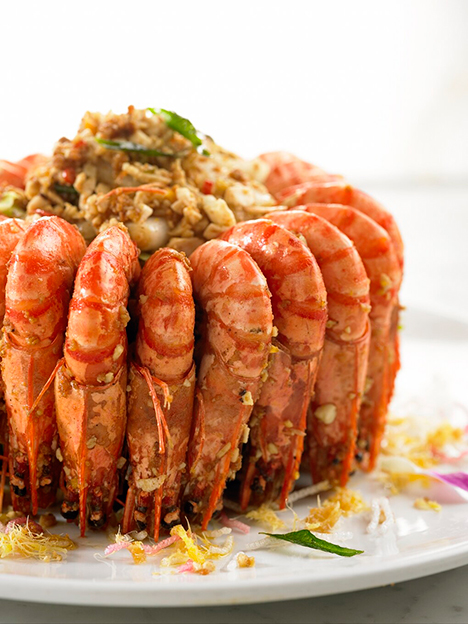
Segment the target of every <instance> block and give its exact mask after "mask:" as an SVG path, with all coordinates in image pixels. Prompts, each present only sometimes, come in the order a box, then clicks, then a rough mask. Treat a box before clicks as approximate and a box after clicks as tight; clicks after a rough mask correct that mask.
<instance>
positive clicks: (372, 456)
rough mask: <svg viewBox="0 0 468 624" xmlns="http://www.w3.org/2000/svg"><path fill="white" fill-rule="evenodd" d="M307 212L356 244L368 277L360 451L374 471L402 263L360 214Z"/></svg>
mask: <svg viewBox="0 0 468 624" xmlns="http://www.w3.org/2000/svg"><path fill="white" fill-rule="evenodd" d="M303 208H304V209H305V210H306V211H307V212H311V213H313V214H316V215H319V216H320V217H323V218H324V219H326V220H327V221H329V222H330V223H332V224H333V225H335V226H336V227H337V228H338V229H340V230H341V231H342V232H343V233H344V234H346V236H348V238H350V239H351V240H352V241H353V243H354V244H355V246H356V249H357V250H358V252H359V255H360V256H361V259H362V261H363V264H364V267H365V269H366V272H367V276H368V277H369V279H370V303H371V311H370V314H369V320H370V325H371V339H370V347H369V361H368V367H367V377H366V387H365V392H364V397H363V400H362V403H361V411H360V418H359V437H358V442H357V453H356V458H357V460H358V461H359V462H360V464H361V467H362V468H365V469H369V470H370V469H372V468H373V467H374V465H375V461H376V459H377V454H378V451H379V448H380V443H381V440H382V436H383V432H384V428H385V421H386V415H387V410H388V403H389V400H390V390H389V384H391V379H390V376H391V374H392V370H391V347H392V344H391V342H390V336H391V324H392V320H393V317H394V314H395V308H397V307H398V287H399V284H400V281H401V267H400V263H399V262H398V257H397V254H396V251H395V248H394V246H393V244H392V241H391V239H390V236H389V235H388V233H387V232H386V231H385V230H384V229H383V228H382V227H380V226H379V225H378V224H377V223H376V222H375V221H373V220H372V219H371V218H369V217H367V216H366V215H365V214H363V213H362V212H359V211H357V210H355V209H354V208H351V207H350V206H341V205H336V204H307V205H306V206H303Z"/></svg>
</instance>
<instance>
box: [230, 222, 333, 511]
mask: <svg viewBox="0 0 468 624" xmlns="http://www.w3.org/2000/svg"><path fill="white" fill-rule="evenodd" d="M223 238H224V239H225V240H229V241H230V242H232V243H236V244H238V245H240V246H241V247H242V248H243V249H245V250H246V251H248V252H249V254H250V255H251V256H252V258H253V259H254V260H255V262H256V263H257V264H258V266H259V267H260V269H261V271H262V273H263V274H264V275H265V277H266V279H267V282H268V287H269V289H270V292H271V295H272V307H273V317H274V323H275V326H276V327H277V330H278V337H277V340H276V341H275V349H274V351H276V353H273V354H272V358H271V362H270V368H269V370H268V371H267V372H266V375H265V376H267V379H266V381H265V382H264V385H263V388H262V392H261V395H260V398H259V400H258V401H257V403H256V404H255V408H254V413H253V417H252V421H251V428H252V436H251V441H250V450H249V456H248V458H246V461H247V467H246V469H245V473H244V476H243V483H242V486H241V506H242V507H243V508H246V507H247V505H248V503H249V501H250V499H251V495H252V493H254V498H255V501H256V502H260V501H265V500H275V501H277V502H278V504H279V506H280V508H283V507H284V506H285V505H286V500H287V497H288V494H289V492H290V490H291V489H292V486H293V484H294V481H295V480H296V479H297V477H298V469H299V466H300V462H301V456H302V450H303V445H304V436H305V431H306V417H307V408H308V406H309V402H310V395H311V392H312V390H313V387H314V384H315V377H316V374H317V369H318V364H319V361H320V355H321V352H322V348H323V342H324V335H325V323H326V320H327V295H326V290H325V286H324V283H323V279H322V275H321V273H320V269H319V267H318V265H317V262H316V260H315V258H314V257H313V255H312V253H311V252H310V250H309V249H308V248H307V247H306V246H305V245H304V244H303V243H302V242H301V241H300V240H299V239H298V238H297V237H296V236H294V235H293V234H291V233H290V232H288V230H286V229H285V228H283V227H281V226H280V225H277V224H276V223H273V222H272V221H269V220H266V219H259V220H256V221H247V222H245V223H239V224H237V225H236V226H234V227H233V228H231V229H230V230H228V231H227V232H225V233H224V234H223Z"/></svg>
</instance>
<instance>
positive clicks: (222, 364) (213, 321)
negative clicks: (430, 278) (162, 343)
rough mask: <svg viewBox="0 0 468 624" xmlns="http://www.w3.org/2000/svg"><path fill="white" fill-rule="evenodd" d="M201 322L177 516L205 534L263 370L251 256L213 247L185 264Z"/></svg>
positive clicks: (266, 322) (259, 300) (265, 332)
mask: <svg viewBox="0 0 468 624" xmlns="http://www.w3.org/2000/svg"><path fill="white" fill-rule="evenodd" d="M190 262H191V264H192V268H193V272H192V282H193V290H194V295H195V299H196V302H197V304H198V306H199V308H200V311H201V313H202V315H203V321H202V323H201V331H202V337H201V338H200V340H199V341H198V346H197V347H196V351H197V349H198V348H199V349H200V352H199V354H198V360H199V366H198V380H197V386H196V395H195V396H196V399H195V408H194V419H193V425H192V431H191V436H190V442H189V451H188V468H189V473H188V482H187V485H186V488H185V493H184V499H183V500H184V510H185V512H186V514H187V516H188V518H189V519H190V520H193V519H194V520H200V521H201V525H202V529H203V530H204V529H206V528H207V525H208V522H209V521H210V519H211V517H212V515H213V513H214V512H215V511H216V510H218V509H219V508H220V506H221V505H222V493H223V490H224V487H225V485H226V480H227V479H228V478H229V477H232V476H233V475H234V474H235V472H236V471H237V470H238V469H239V467H240V461H241V456H240V449H239V447H240V446H241V445H242V443H243V442H246V441H247V439H248V433H249V428H248V426H247V423H248V421H249V418H250V415H251V412H252V407H253V404H254V403H255V401H256V400H257V398H258V394H259V391H260V386H261V376H262V373H263V372H264V370H265V368H266V366H267V363H268V354H269V351H270V346H271V337H272V331H273V315H272V309H271V302H270V294H269V292H268V286H267V281H266V279H265V277H264V276H263V274H262V272H261V271H260V269H259V268H258V266H257V264H256V263H255V262H254V260H253V259H252V258H251V256H250V255H249V254H248V253H247V252H246V251H244V250H243V249H241V248H240V247H238V246H237V245H233V244H232V243H229V242H226V241H222V240H212V241H210V242H207V243H205V244H204V245H202V246H201V247H198V249H196V250H195V251H194V252H193V254H192V255H191V256H190Z"/></svg>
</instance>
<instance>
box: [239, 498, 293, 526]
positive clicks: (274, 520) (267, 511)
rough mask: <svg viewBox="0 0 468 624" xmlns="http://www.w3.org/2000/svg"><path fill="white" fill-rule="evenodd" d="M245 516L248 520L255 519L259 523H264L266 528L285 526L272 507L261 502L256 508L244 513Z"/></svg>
mask: <svg viewBox="0 0 468 624" xmlns="http://www.w3.org/2000/svg"><path fill="white" fill-rule="evenodd" d="M246 518H249V519H250V520H256V521H257V522H260V524H263V525H266V526H267V527H268V528H270V529H273V530H276V529H284V528H285V527H286V525H285V523H284V522H283V521H282V520H281V519H280V518H278V516H277V515H276V514H275V512H274V511H273V509H271V508H270V507H268V505H266V504H263V505H260V507H259V508H258V509H252V511H249V512H248V513H247V514H246Z"/></svg>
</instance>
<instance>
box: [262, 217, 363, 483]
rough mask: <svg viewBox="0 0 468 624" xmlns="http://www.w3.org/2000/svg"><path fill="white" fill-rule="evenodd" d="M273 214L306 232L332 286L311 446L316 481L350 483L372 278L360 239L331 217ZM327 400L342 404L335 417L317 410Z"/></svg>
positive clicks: (311, 416) (310, 426)
mask: <svg viewBox="0 0 468 624" xmlns="http://www.w3.org/2000/svg"><path fill="white" fill-rule="evenodd" d="M268 218H270V219H271V220H273V221H274V222H275V223H279V224H280V225H283V226H284V227H287V228H288V229H290V230H291V231H292V232H296V233H299V234H300V235H302V236H303V237H304V240H305V241H306V243H307V245H308V246H309V248H310V250H311V251H312V253H313V254H314V256H315V258H316V260H317V262H318V264H319V266H320V269H321V272H322V275H323V279H324V283H325V286H326V289H327V301H328V323H327V331H326V336H325V343H324V348H323V354H322V359H321V361H320V366H319V369H318V374H317V380H316V384H315V391H314V395H313V401H312V404H311V406H310V410H309V416H308V451H309V461H310V466H311V471H312V476H313V479H314V482H316V481H321V480H324V479H328V480H329V481H330V482H336V481H338V482H339V483H340V484H341V485H343V486H344V485H345V484H346V481H347V480H348V474H349V472H350V468H351V464H352V461H353V459H354V446H355V438H356V432H357V420H358V414H359V408H360V404H361V398H362V394H363V391H364V384H365V376H366V371H367V358H368V351H369V340H370V332H369V328H368V316H369V311H370V305H369V279H368V277H367V274H366V271H365V268H364V265H363V263H362V260H361V258H360V256H359V254H358V252H357V250H356V248H355V246H354V244H353V243H352V242H351V240H350V239H349V238H347V237H346V236H345V235H344V234H343V233H342V232H341V231H340V230H339V229H338V228H336V227H335V226H333V225H332V224H331V223H329V222H328V221H326V220H325V219H323V218H321V217H319V216H317V215H315V214H312V213H308V212H305V211H303V210H290V211H285V212H276V213H272V214H271V215H269V216H268ZM322 405H333V406H334V407H335V408H336V416H335V419H334V421H333V422H329V423H325V422H322V421H321V420H319V418H316V417H315V416H314V413H315V409H317V408H319V407H320V406H322Z"/></svg>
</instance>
